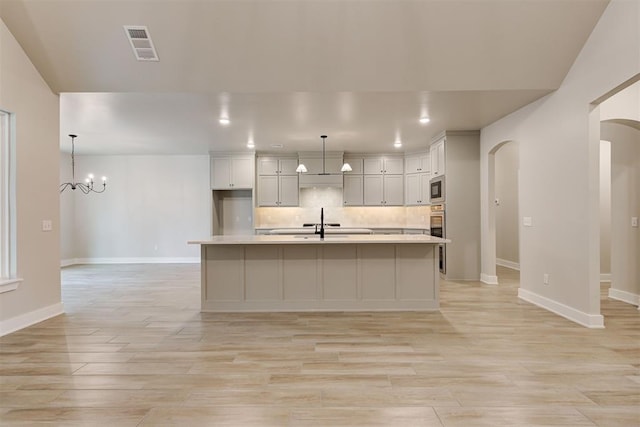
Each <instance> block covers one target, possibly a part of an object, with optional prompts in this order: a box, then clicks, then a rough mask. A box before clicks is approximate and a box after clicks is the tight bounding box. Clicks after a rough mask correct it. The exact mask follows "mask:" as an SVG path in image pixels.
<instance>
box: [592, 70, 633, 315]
mask: <svg viewBox="0 0 640 427" xmlns="http://www.w3.org/2000/svg"><path fill="white" fill-rule="evenodd" d="M639 80H640V78H636V79H635V81H630V82H626V83H625V84H623V85H621V86H620V87H618V88H617V89H616V90H614V91H612V92H610V93H609V94H608V96H607V97H605V98H604V99H603V100H601V102H600V103H599V104H598V108H597V109H596V110H595V111H594V114H595V115H597V119H598V121H599V125H600V126H599V128H600V129H599V130H600V152H599V153H600V159H599V160H600V177H599V179H600V193H599V197H600V224H599V226H600V228H599V231H600V264H599V267H600V269H599V273H600V280H599V283H598V289H597V294H598V295H600V299H601V300H602V301H610V300H617V301H622V302H624V303H627V304H632V305H636V306H639V309H640V263H638V262H637V260H638V259H640V228H639V224H638V217H639V216H640V81H639ZM595 118H596V117H594V120H595ZM595 291H596V289H594V293H595ZM615 303H617V302H615Z"/></svg>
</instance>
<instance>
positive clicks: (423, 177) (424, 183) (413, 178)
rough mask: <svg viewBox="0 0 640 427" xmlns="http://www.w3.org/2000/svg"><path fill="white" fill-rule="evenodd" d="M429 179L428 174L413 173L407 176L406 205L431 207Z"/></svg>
mask: <svg viewBox="0 0 640 427" xmlns="http://www.w3.org/2000/svg"><path fill="white" fill-rule="evenodd" d="M429 179H430V175H429V173H428V172H425V173H411V174H407V175H406V176H405V197H406V198H405V200H406V202H405V203H406V205H408V206H420V205H429Z"/></svg>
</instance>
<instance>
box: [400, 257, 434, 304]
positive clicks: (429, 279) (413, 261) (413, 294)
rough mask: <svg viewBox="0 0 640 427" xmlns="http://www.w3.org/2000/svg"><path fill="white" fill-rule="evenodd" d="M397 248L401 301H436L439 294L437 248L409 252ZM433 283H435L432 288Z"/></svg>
mask: <svg viewBox="0 0 640 427" xmlns="http://www.w3.org/2000/svg"><path fill="white" fill-rule="evenodd" d="M408 249H409V248H406V247H404V246H402V245H397V246H396V251H397V257H396V272H397V275H398V277H397V283H398V287H397V294H396V297H397V298H398V299H399V300H416V299H434V298H435V296H436V295H437V293H438V276H439V271H438V268H437V266H436V264H435V263H434V262H433V260H434V259H435V258H434V255H435V254H434V250H436V247H435V246H420V247H416V248H410V249H411V250H408ZM431 283H435V286H432V285H431Z"/></svg>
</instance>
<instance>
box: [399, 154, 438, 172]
mask: <svg viewBox="0 0 640 427" xmlns="http://www.w3.org/2000/svg"><path fill="white" fill-rule="evenodd" d="M430 169H431V164H430V163H429V153H419V154H411V155H409V156H407V157H406V158H405V161H404V172H405V173H424V172H429V170H430Z"/></svg>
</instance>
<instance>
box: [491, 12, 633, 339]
mask: <svg viewBox="0 0 640 427" xmlns="http://www.w3.org/2000/svg"><path fill="white" fill-rule="evenodd" d="M639 33H640V2H637V1H627V0H612V1H611V2H610V3H609V5H608V6H607V9H606V10H605V12H604V13H603V15H602V17H601V19H600V20H599V22H598V24H597V25H596V27H595V28H594V30H593V32H592V34H591V35H590V37H589V39H588V40H587V42H586V44H585V46H584V47H583V49H582V51H581V52H580V54H579V55H578V57H577V58H576V61H575V62H574V64H573V66H572V68H571V70H570V71H569V73H568V74H567V77H566V78H565V80H564V81H563V83H562V85H561V87H560V88H559V89H558V90H557V91H555V92H554V93H552V94H550V95H548V96H546V97H544V98H542V99H540V100H538V101H536V102H534V103H532V104H529V105H528V106H526V107H524V108H522V109H520V110H518V111H516V112H514V113H512V114H510V115H509V116H507V117H505V118H503V119H501V120H499V121H497V122H495V123H493V124H491V125H490V126H487V127H486V128H484V129H482V138H481V145H482V153H481V156H482V158H481V163H482V171H481V186H482V217H483V224H487V223H488V222H487V220H486V218H488V217H489V209H488V203H489V200H488V197H487V196H488V194H489V187H488V183H489V178H488V165H489V160H488V156H489V152H490V151H491V149H492V148H493V147H495V146H496V145H498V144H500V143H502V142H504V141H508V140H513V141H518V143H519V148H520V160H521V161H520V217H521V218H522V217H525V216H526V217H531V218H532V220H533V226H532V227H522V226H521V227H520V239H521V245H520V248H521V252H520V281H521V288H520V290H519V296H520V297H522V298H524V299H526V300H528V301H530V302H533V303H535V304H537V305H540V306H542V307H545V308H547V309H549V310H551V311H554V312H556V313H559V314H561V315H563V316H565V317H568V318H570V319H572V320H574V321H576V322H579V323H581V324H584V325H588V326H590V327H600V326H602V325H603V318H602V316H601V315H600V289H599V288H600V287H599V279H600V278H599V273H600V272H599V270H600V269H599V247H600V236H599V228H600V227H599V225H600V224H599V179H598V168H599V144H600V135H599V122H600V118H599V113H598V112H597V111H594V113H593V114H591V115H590V104H591V103H592V102H593V101H594V100H596V99H598V98H599V97H602V96H603V95H604V94H606V93H608V92H609V91H611V90H612V89H613V88H615V87H617V86H619V85H621V84H622V83H624V82H625V81H628V80H630V79H631V78H632V77H633V76H634V75H636V74H637V73H638V65H639V64H640V38H639V37H638V34H639ZM594 115H595V116H594ZM521 224H522V222H521ZM490 249H491V244H490V239H489V237H488V235H487V232H486V227H483V265H482V268H483V274H487V275H491V268H493V267H492V265H495V257H492V255H491V251H490ZM494 253H495V252H494ZM545 273H546V274H549V278H550V280H549V284H548V285H545V284H543V275H544V274H545Z"/></svg>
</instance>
